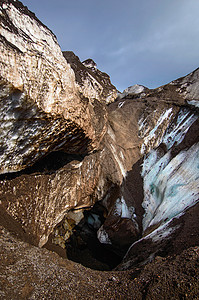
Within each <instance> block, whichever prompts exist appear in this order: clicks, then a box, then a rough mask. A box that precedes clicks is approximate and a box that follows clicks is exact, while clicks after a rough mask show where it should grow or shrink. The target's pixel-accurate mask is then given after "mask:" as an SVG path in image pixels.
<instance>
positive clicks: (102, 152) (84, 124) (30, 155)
mask: <svg viewBox="0 0 199 300" xmlns="http://www.w3.org/2000/svg"><path fill="white" fill-rule="evenodd" d="M0 21H1V53H2V55H1V60H0V64H1V74H0V100H1V101H0V112H1V131H0V162H1V164H0V173H1V175H0V225H1V226H2V227H1V233H2V237H1V242H2V245H3V250H2V253H1V254H2V256H3V257H4V258H5V257H7V256H9V257H8V264H9V265H10V264H14V265H17V261H16V256H15V255H14V254H13V253H10V254H9V255H8V251H10V249H11V244H12V245H13V248H12V249H13V251H14V252H17V254H16V255H19V256H20V257H21V255H22V254H21V253H23V259H24V261H23V263H22V264H21V262H19V265H21V266H23V268H22V267H21V269H20V267H19V266H18V265H17V273H16V274H15V275H16V276H15V277H16V278H19V279H20V280H19V284H18V285H17V289H18V290H17V292H16V295H17V296H16V295H14V294H12V295H14V297H15V296H16V297H17V298H19V297H18V295H22V298H23V297H24V298H26V297H32V299H34V297H36V298H38V295H40V296H41V295H44V291H41V289H40V287H39V285H40V281H41V279H42V280H43V281H45V280H44V277H42V276H45V274H48V276H49V278H50V276H51V275H52V274H51V275H50V273H48V272H47V269H49V267H48V266H49V264H50V263H49V261H51V259H53V264H54V265H53V266H51V267H52V269H53V270H55V272H57V271H56V270H57V268H58V267H57V264H58V266H59V270H60V266H61V265H62V267H63V268H62V269H63V272H67V276H69V273H70V272H72V273H70V276H72V277H73V276H75V278H77V279H78V280H80V277H81V276H79V275H74V274H76V271H78V272H79V271H80V272H81V274H84V275H85V272H87V270H86V269H84V268H83V267H80V266H76V265H75V264H73V263H72V262H69V261H68V260H62V259H61V258H58V257H57V256H56V254H53V253H51V252H48V251H47V250H44V249H39V248H35V247H33V246H31V245H28V244H26V243H25V242H29V243H30V244H34V245H36V246H39V247H42V246H44V245H46V247H49V248H51V249H54V250H56V251H57V252H59V251H62V254H63V251H64V253H65V249H64V250H63V249H61V250H60V247H59V246H57V245H55V244H59V245H60V246H61V247H62V248H64V247H65V246H66V242H67V243H68V244H67V246H68V248H70V246H71V244H69V240H70V239H71V240H73V244H76V245H78V246H79V248H80V249H79V253H80V256H85V257H84V259H87V260H88V261H89V262H90V265H89V267H92V263H93V264H94V263H96V261H97V260H96V257H95V258H92V260H91V258H90V257H89V256H88V257H86V255H87V254H88V252H86V251H84V252H81V250H82V249H83V248H84V247H85V244H86V242H85V240H86V239H88V234H90V232H91V235H92V238H93V236H94V238H93V239H92V242H93V241H95V242H96V247H94V248H95V250H96V249H97V248H99V249H106V250H108V251H111V256H117V257H119V258H120V264H119V265H118V267H117V269H118V270H127V269H130V270H133V271H125V272H122V273H121V275H118V277H117V276H116V274H118V273H117V272H116V273H114V272H113V277H111V278H112V279H109V275H107V274H108V273H106V274H105V275H102V274H101V273H100V275H99V277H98V276H97V275H96V273H94V271H91V270H90V271H89V272H90V273H89V276H90V277H89V278H90V281H91V282H92V286H93V285H95V283H96V287H98V288H100V289H101V288H103V289H104V290H106V288H105V286H106V285H109V284H110V282H111V285H113V288H110V289H108V290H107V292H105V294H104V295H103V297H104V296H105V297H106V298H107V297H112V295H111V293H113V291H115V289H118V287H117V288H116V286H117V285H118V284H119V283H120V281H121V280H123V279H124V280H127V277H128V280H127V281H128V289H127V288H125V285H124V284H123V283H122V286H123V289H120V290H122V291H123V292H121V293H122V294H121V293H120V296H121V297H124V298H125V297H127V298H130V299H131V298H132V291H133V290H135V288H136V286H137V292H138V293H139V295H140V298H139V297H138V298H137V299H145V298H146V293H147V291H149V292H148V293H149V297H151V299H153V297H152V296H154V295H155V296H154V297H156V299H157V294H153V292H152V291H153V287H154V285H155V281H154V282H151V281H150V280H149V278H150V276H151V275H150V274H151V270H152V269H154V267H157V268H158V267H159V266H161V268H162V269H161V270H162V271H161V272H163V273H164V272H165V271H164V263H163V261H165V264H166V263H167V262H169V258H164V257H167V256H168V255H173V259H175V255H176V254H178V255H179V257H178V258H176V260H177V261H178V263H179V265H180V264H181V263H182V260H183V257H189V259H190V256H189V255H191V257H192V256H193V260H194V267H195V265H196V262H195V260H196V256H197V255H198V249H197V247H196V245H198V244H199V232H198V223H197V220H198V209H199V206H198V205H199V203H198V200H199V188H198V187H199V133H198V132H199V130H198V129H199V120H198V113H199V111H198V109H199V108H198V107H199V104H198V103H199V88H198V86H199V69H197V70H195V71H194V72H192V73H191V74H189V75H187V76H185V77H182V78H180V79H177V80H175V81H173V82H171V83H170V84H167V85H165V86H162V87H159V88H157V89H154V90H150V89H148V88H146V87H143V86H139V85H135V86H133V87H129V88H128V89H126V90H125V91H124V92H123V94H122V95H120V96H119V97H118V98H117V99H116V101H114V100H115V98H116V89H115V87H113V86H112V84H111V82H110V79H109V76H108V75H107V74H105V73H102V72H101V71H99V70H98V69H97V67H96V64H95V62H94V61H93V60H92V59H88V60H86V61H84V62H83V63H81V62H80V60H79V58H78V57H77V56H75V54H74V53H73V52H70V51H65V52H63V54H62V52H61V50H60V47H59V45H58V43H57V41H56V38H55V36H54V35H53V33H52V32H51V31H50V30H49V29H48V28H46V26H45V25H43V24H42V23H41V22H40V21H39V20H38V19H37V18H36V17H35V16H34V14H33V13H31V12H30V11H28V9H27V8H25V7H24V6H23V5H22V3H21V2H19V1H14V0H9V1H8V0H3V1H1V3H0ZM112 102H113V103H112ZM106 104H109V105H108V106H107V105H106ZM89 208H92V209H91V210H90V211H89V210H88V209H89ZM85 210H86V211H85ZM76 225H78V226H76ZM74 228H75V230H73V229H74ZM8 231H10V232H12V234H10V233H9V232H8ZM77 231H78V232H79V235H77ZM75 235H76V236H75ZM17 238H18V239H21V240H23V242H22V241H19V240H17ZM24 241H25V242H24ZM47 242H48V243H47ZM53 243H54V244H53ZM17 245H18V246H17ZM102 246H104V247H105V248H100V247H102ZM189 247H195V248H192V250H186V249H188V248H189ZM84 250H85V249H84ZM96 251H97V250H96ZM183 251H185V252H183ZM71 252H72V251H71ZM68 253H69V251H68ZM83 253H84V254H85V253H86V255H84V254H83ZM103 253H104V252H103ZM183 253H184V254H183ZM190 253H191V254H190ZM181 255H182V258H181ZM183 255H184V256H183ZM123 256H124V258H123V259H122V257H123ZM160 256H161V257H160ZM32 257H36V258H34V259H35V260H34V261H33V260H32V259H33V258H32ZM109 257H110V256H109ZM155 257H157V258H155ZM154 258H155V259H157V260H158V262H156V261H155V262H154V265H153V266H152V267H151V269H150V264H149V265H148V266H149V267H148V266H147V268H149V271H148V273H147V271H146V270H145V269H144V270H143V269H142V268H143V267H142V266H143V265H145V264H146V263H149V262H150V261H151V260H153V259H154ZM21 259H22V258H20V260H21ZM108 259H109V258H108ZM4 261H5V264H6V259H5V260H4ZM160 261H161V263H159V262H160ZM37 263H38V264H41V266H42V268H41V274H42V275H41V276H40V275H38V274H39V273H34V276H35V277H34V276H33V277H34V279H31V282H32V280H33V281H34V280H36V281H35V284H34V287H36V288H35V289H34V287H33V286H32V284H31V282H30V283H27V285H25V286H22V284H20V282H24V280H23V279H22V278H23V276H22V273H21V272H22V269H23V270H24V269H25V265H27V266H28V265H31V267H30V270H29V271H30V272H31V270H32V268H33V269H34V268H35V264H37ZM97 263H99V262H98V261H97ZM178 263H177V265H176V266H178ZM105 264H106V263H105ZM191 264H192V263H191V262H190V265H189V266H186V267H187V270H189V269H190V270H191V271H192V270H194V267H193V266H192V265H191ZM66 265H67V266H66ZM103 266H104V262H103ZM4 267H5V266H4ZM100 267H101V266H100ZM105 267H107V266H105ZM27 268H28V267H27ZM70 268H72V270H73V271H74V272H73V271H71V269H70ZM171 269H172V267H171ZM106 270H108V268H107V269H106ZM8 272H12V268H10V269H9V271H8ZM27 272H28V271H27ZM128 272H132V273H128ZM140 272H141V273H140ZM145 272H146V273H145ZM1 273H2V274H4V273H3V272H1ZM9 274H10V273H9ZM71 274H72V275H71ZM92 274H95V276H94V275H92ZM129 274H130V276H131V275H132V278H133V279H132V280H134V279H135V277H137V275H138V276H139V274H141V275H140V276H139V278H140V280H142V282H144V283H143V284H139V285H137V283H136V284H135V282H134V284H132V280H130V279H129ZM147 274H148V275H147ZM170 274H172V276H173V273H172V271H171V270H170V271H169V273H167V276H170ZM84 275H82V276H84ZM3 276H4V275H3ZM39 276H40V277H39ZM52 276H53V275H52ZM70 276H69V277H70ZM92 276H94V277H92ZM103 276H104V277H103ZM115 276H116V277H117V278H116V277H115ZM147 276H148V277H147ZM155 276H156V277H157V278H156V277H155V278H156V279H157V280H159V279H158V278H159V275H158V273H157V274H156V275H155ZM161 276H162V277H161ZM58 277H59V276H58V275H57V273H56V284H57V285H59V283H60V282H61V281H63V282H66V283H67V286H68V285H69V282H68V280H67V279H66V278H65V277H64V276H63V277H59V278H58ZM69 277H68V278H69ZM145 277H146V278H148V279H147V281H145V279H144V278H145ZM160 277H161V278H166V277H164V276H163V275H160ZM178 277H180V275H179V274H178ZM192 277H194V276H192ZM9 278H11V277H9ZM28 278H29V277H28ZM35 278H36V279H35ZM93 278H94V279H93ZM99 278H100V280H101V283H99V282H98V283H97V280H98V279H99ZM115 278H116V279H115ZM172 278H173V277H172ZM190 278H191V275H190V276H189V278H188V279H187V280H185V281H186V282H185V283H187V282H188V281H190ZM81 279H82V278H81ZM12 280H13V279H12ZM154 280H155V279H154ZM172 280H174V278H173V279H172ZM191 280H192V283H193V284H194V285H195V281H194V279H191ZM13 282H14V281H13ZM36 282H37V283H36ZM38 282H39V284H38ZM72 282H73V281H72ZM75 282H76V281H74V282H73V283H71V284H73V287H75ZM107 282H108V283H107ZM158 282H159V281H158ZM45 284H46V282H45ZM131 284H132V287H130V285H131ZM159 284H160V282H159ZM165 284H166V283H165ZM176 284H177V285H178V281H177V283H176ZM5 286H7V288H8V290H9V292H8V294H6V291H5V290H4V291H3V292H2V294H1V296H2V297H4V296H5V295H6V297H7V296H8V295H11V290H10V285H9V282H7V281H6V280H5ZM82 286H84V287H85V286H87V287H88V282H87V281H86V285H84V284H82ZM149 286H150V288H149ZM46 288H47V289H46V294H45V295H46V297H47V296H48V298H49V294H48V292H49V293H50V291H51V290H50V289H49V286H48V285H47V284H46ZM164 288H165V287H164ZM197 288H198V287H196V292H195V290H194V291H193V296H194V295H197ZM62 289H63V288H62ZM150 289H151V290H150ZM88 290H89V293H90V294H91V295H92V292H93V291H94V292H96V289H95V288H91V289H89V288H88ZM176 290H177V287H176V289H175V288H174V291H176ZM187 290H188V288H187V287H186V288H184V289H183V291H185V292H186V291H187ZM130 291H131V292H130ZM150 291H151V292H150ZM78 292H79V293H80V294H79V295H80V296H85V295H87V294H86V292H82V294H81V292H80V291H79V290H78ZM39 293H40V294H39ZM64 293H68V290H67V289H65V288H64ZM150 293H151V294H150ZM171 293H174V294H175V292H173V290H172V291H171ZM174 294H172V297H174V296H173V295H174ZM55 295H56V293H55V292H54V296H55ZM57 295H59V296H60V294H59V293H58V294H57ZM71 295H72V296H74V294H71ZM76 295H77V293H75V296H76ZM162 295H164V293H163V294H162ZM176 295H177V296H178V295H180V290H179V291H178V293H177V294H175V297H177V296H176ZM87 296H88V295H87ZM170 296H171V294H170ZM103 297H101V298H103ZM49 299H51V298H49Z"/></svg>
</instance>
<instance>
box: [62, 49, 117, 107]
mask: <svg viewBox="0 0 199 300" xmlns="http://www.w3.org/2000/svg"><path fill="white" fill-rule="evenodd" d="M63 55H64V57H65V59H66V60H67V62H68V63H69V64H70V65H71V68H72V69H73V70H74V72H75V78H76V84H77V85H78V89H79V91H80V93H82V94H83V95H84V97H86V98H89V99H90V100H91V101H96V100H98V101H100V102H103V101H104V102H105V103H106V104H109V103H111V102H114V101H115V99H116V98H117V90H116V88H115V87H114V86H113V85H112V84H111V81H110V77H109V76H108V75H107V74H106V73H103V72H101V71H100V70H98V69H97V64H96V63H95V62H94V61H93V60H92V59H87V60H85V61H83V62H82V63H81V62H80V60H79V57H77V56H76V55H75V54H74V53H73V52H72V51H64V52H63Z"/></svg>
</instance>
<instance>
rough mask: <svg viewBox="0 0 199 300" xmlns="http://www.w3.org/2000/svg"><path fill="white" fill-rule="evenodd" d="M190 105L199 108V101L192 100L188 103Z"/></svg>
mask: <svg viewBox="0 0 199 300" xmlns="http://www.w3.org/2000/svg"><path fill="white" fill-rule="evenodd" d="M187 103H188V104H190V105H193V106H195V107H199V101H198V100H190V101H187Z"/></svg>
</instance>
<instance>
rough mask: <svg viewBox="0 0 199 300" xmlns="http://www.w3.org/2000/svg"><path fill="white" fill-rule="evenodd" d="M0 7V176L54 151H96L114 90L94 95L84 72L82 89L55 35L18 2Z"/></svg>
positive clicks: (90, 78)
mask: <svg viewBox="0 0 199 300" xmlns="http://www.w3.org/2000/svg"><path fill="white" fill-rule="evenodd" d="M0 5H1V6H0V9H1V60H0V66H1V73H0V91H1V105H0V112H1V129H2V130H1V134H0V163H1V168H0V173H8V172H16V171H20V170H22V169H24V168H26V167H27V166H30V165H32V164H33V163H34V162H35V161H37V160H39V159H40V158H41V157H43V156H44V155H46V154H47V153H49V152H51V151H55V150H60V149H63V150H64V151H65V152H67V153H83V154H85V153H88V152H91V151H93V150H96V149H98V147H99V143H100V141H101V139H102V137H103V135H104V133H105V132H106V109H105V104H104V102H105V99H106V98H107V97H109V96H110V98H111V99H112V100H113V99H114V87H113V86H111V84H110V83H109V85H110V86H111V88H109V87H108V86H107V87H106V88H105V89H104V85H102V84H100V83H97V86H98V87H99V89H98V92H94V88H89V86H96V79H95V78H94V77H93V76H91V75H90V73H91V72H90V71H85V73H84V81H85V82H87V83H88V85H86V83H85V86H84V87H83V88H82V86H81V85H79V83H78V75H77V73H78V72H81V71H80V70H79V71H78V70H76V74H75V73H74V70H73V69H72V68H71V66H70V64H68V63H67V62H66V60H65V58H64V56H63V54H62V52H61V49H60V47H59V45H58V43H57V40H56V37H55V36H54V34H53V33H52V32H51V31H50V30H49V29H48V28H47V27H46V26H45V25H43V24H42V23H41V22H40V21H39V20H38V19H37V18H36V17H35V16H34V14H32V13H31V12H29V11H28V9H27V8H25V7H24V6H23V5H22V3H21V2H19V1H12V0H10V1H6V0H5V1H1V4H0ZM80 65H81V67H82V66H83V65H82V64H81V63H80ZM83 67H84V66H83ZM84 68H85V69H86V70H87V68H86V67H84ZM76 77H77V80H76ZM105 90H106V91H105ZM101 95H102V96H101ZM95 97H96V98H95Z"/></svg>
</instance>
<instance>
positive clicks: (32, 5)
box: [22, 0, 199, 91]
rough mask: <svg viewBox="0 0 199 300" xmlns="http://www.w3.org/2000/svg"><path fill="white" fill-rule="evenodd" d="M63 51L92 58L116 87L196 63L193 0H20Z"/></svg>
mask: <svg viewBox="0 0 199 300" xmlns="http://www.w3.org/2000/svg"><path fill="white" fill-rule="evenodd" d="M22 2H23V4H24V5H26V6H27V7H28V8H29V9H30V10H31V11H33V12H34V13H35V14H36V16H37V17H38V18H39V19H40V21H42V22H43V23H44V24H45V25H47V26H48V27H49V28H50V29H51V30H52V31H53V33H54V34H55V35H56V37H57V39H58V42H59V44H60V47H61V49H62V50H63V51H65V50H67V51H68V50H70V51H73V52H74V53H75V54H76V55H77V56H78V57H79V58H80V60H81V61H83V60H86V59H87V58H92V59H93V60H94V61H95V62H96V63H97V67H98V69H100V70H101V71H103V72H106V73H107V74H109V76H110V77H111V81H112V83H113V84H114V85H115V86H116V88H117V89H118V90H119V91H123V90H124V89H126V88H127V87H129V86H132V85H134V84H141V85H144V86H146V87H148V88H156V87H158V86H161V85H163V84H166V83H168V82H170V81H172V80H174V79H177V78H179V77H182V76H184V75H186V74H188V73H190V72H192V71H193V70H195V69H196V68H198V67H199V60H198V58H199V17H198V12H199V1H198V0H22Z"/></svg>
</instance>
